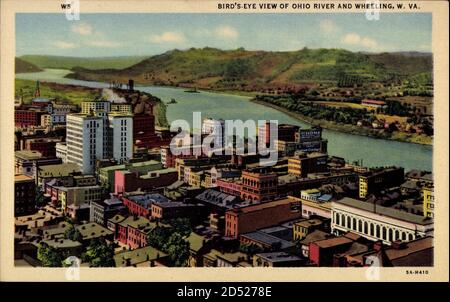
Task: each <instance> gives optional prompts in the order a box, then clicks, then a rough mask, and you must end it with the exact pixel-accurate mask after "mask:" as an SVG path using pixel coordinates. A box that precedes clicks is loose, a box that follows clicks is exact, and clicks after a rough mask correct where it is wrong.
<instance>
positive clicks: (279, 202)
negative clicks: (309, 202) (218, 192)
mask: <svg viewBox="0 0 450 302" xmlns="http://www.w3.org/2000/svg"><path fill="white" fill-rule="evenodd" d="M292 202H294V201H293V200H291V199H289V198H284V199H278V200H273V201H268V202H264V203H259V204H256V205H249V206H246V207H242V208H238V209H233V211H235V212H238V213H249V212H254V211H260V210H265V209H269V208H273V207H276V206H279V205H284V204H290V203H292Z"/></svg>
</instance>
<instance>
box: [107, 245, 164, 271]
mask: <svg viewBox="0 0 450 302" xmlns="http://www.w3.org/2000/svg"><path fill="white" fill-rule="evenodd" d="M165 256H167V254H166V253H164V252H162V251H160V250H157V249H156V248H154V247H152V246H146V247H143V248H139V249H135V250H132V251H125V252H122V253H118V254H116V255H114V261H115V263H116V267H123V266H127V265H135V264H138V263H142V262H146V261H152V260H157V259H159V258H161V257H165Z"/></svg>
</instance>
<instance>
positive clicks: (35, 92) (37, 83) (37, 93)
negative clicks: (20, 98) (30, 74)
mask: <svg viewBox="0 0 450 302" xmlns="http://www.w3.org/2000/svg"><path fill="white" fill-rule="evenodd" d="M40 96H41V91H40V89H39V81H36V89H35V90H34V97H35V98H38V97H40Z"/></svg>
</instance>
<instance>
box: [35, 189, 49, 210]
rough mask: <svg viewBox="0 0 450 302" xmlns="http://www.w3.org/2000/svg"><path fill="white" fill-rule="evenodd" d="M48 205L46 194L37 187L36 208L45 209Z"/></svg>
mask: <svg viewBox="0 0 450 302" xmlns="http://www.w3.org/2000/svg"><path fill="white" fill-rule="evenodd" d="M46 204H47V201H46V200H45V196H44V192H42V189H41V188H40V187H39V186H37V187H36V206H38V207H43V206H45V205H46Z"/></svg>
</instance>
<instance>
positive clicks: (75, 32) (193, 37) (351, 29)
mask: <svg viewBox="0 0 450 302" xmlns="http://www.w3.org/2000/svg"><path fill="white" fill-rule="evenodd" d="M205 46H209V47H217V48H221V49H234V48H238V47H244V48H245V49H249V50H272V51H287V50H298V49H301V48H303V47H309V48H344V49H348V50H352V51H369V52H381V51H431V14H388V13H384V14H381V15H380V20H378V21H368V20H367V19H366V18H365V15H364V14H81V15H80V20H79V21H68V20H67V19H66V18H65V15H64V14H17V15H16V54H17V55H18V56H21V55H24V54H48V55H64V56H85V57H88V56H89V57H90V56H126V55H154V54H159V53H162V52H165V51H167V50H171V49H175V48H177V49H187V48H190V47H205Z"/></svg>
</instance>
